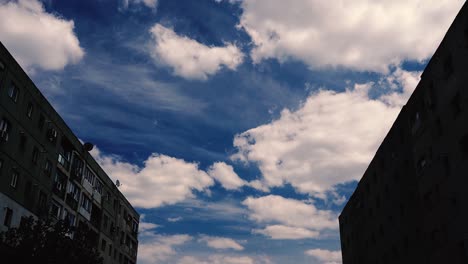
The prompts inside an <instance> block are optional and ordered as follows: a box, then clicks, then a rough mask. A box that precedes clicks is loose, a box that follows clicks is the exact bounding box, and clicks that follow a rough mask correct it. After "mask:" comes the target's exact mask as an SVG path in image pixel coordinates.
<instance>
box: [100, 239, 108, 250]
mask: <svg viewBox="0 0 468 264" xmlns="http://www.w3.org/2000/svg"><path fill="white" fill-rule="evenodd" d="M106 243H107V242H106V240H104V239H102V240H101V251H105V250H106Z"/></svg>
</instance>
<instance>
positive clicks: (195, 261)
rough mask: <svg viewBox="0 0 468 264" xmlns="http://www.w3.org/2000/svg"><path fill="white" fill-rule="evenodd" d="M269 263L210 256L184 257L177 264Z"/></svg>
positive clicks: (238, 257) (249, 259)
mask: <svg viewBox="0 0 468 264" xmlns="http://www.w3.org/2000/svg"><path fill="white" fill-rule="evenodd" d="M254 263H258V264H260V263H265V264H267V263H271V262H269V261H268V260H267V259H254V258H252V257H248V256H227V255H210V256H208V257H204V258H201V257H193V256H185V257H183V258H181V259H180V260H179V262H178V264H254Z"/></svg>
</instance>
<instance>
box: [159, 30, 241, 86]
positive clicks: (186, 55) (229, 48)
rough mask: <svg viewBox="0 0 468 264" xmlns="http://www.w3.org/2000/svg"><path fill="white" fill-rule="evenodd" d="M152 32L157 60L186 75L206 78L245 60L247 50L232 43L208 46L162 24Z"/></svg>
mask: <svg viewBox="0 0 468 264" xmlns="http://www.w3.org/2000/svg"><path fill="white" fill-rule="evenodd" d="M150 32H151V34H152V36H153V40H154V43H151V44H150V45H151V46H150V53H151V56H152V57H153V58H154V60H155V62H156V63H157V64H162V65H167V66H169V67H171V68H172V69H173V71H174V74H175V75H178V76H181V77H183V78H187V79H199V80H205V79H207V78H208V76H209V75H213V74H215V73H216V72H218V71H219V70H221V68H222V67H223V66H224V67H226V68H228V69H230V70H235V69H236V68H237V66H238V65H239V64H241V63H242V61H243V57H244V55H243V53H242V52H241V51H240V50H239V48H237V47H236V46H235V45H234V44H231V43H226V44H225V46H223V47H211V46H206V45H203V44H201V43H199V42H197V41H196V40H193V39H190V38H188V37H185V36H179V35H177V34H176V33H175V32H174V31H173V30H172V29H170V28H167V27H164V26H162V25H160V24H156V25H154V26H153V27H152V28H151V30H150Z"/></svg>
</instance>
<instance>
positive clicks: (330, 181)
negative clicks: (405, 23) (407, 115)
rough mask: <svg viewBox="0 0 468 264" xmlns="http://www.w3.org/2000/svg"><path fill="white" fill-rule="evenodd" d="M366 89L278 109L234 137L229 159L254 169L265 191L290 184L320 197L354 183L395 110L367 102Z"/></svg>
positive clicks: (318, 94) (325, 93)
mask: <svg viewBox="0 0 468 264" xmlns="http://www.w3.org/2000/svg"><path fill="white" fill-rule="evenodd" d="M396 75H401V74H400V73H396ZM403 79H404V78H403ZM371 87H375V84H372V83H368V84H361V85H358V84H356V85H355V86H354V88H352V89H347V90H346V91H345V92H333V91H327V90H320V91H318V92H316V93H314V94H312V95H310V96H309V97H308V98H307V100H306V101H305V102H304V104H303V105H302V106H301V107H300V108H299V109H298V110H296V111H290V110H288V109H284V110H283V111H282V112H281V116H280V118H279V119H277V120H274V121H272V122H271V123H269V124H265V125H261V126H259V127H256V128H253V129H250V130H248V131H245V132H243V133H241V134H239V135H236V137H235V138H234V146H235V147H236V148H237V149H238V152H237V153H235V154H234V155H233V156H232V159H234V160H240V161H244V162H253V163H254V164H256V165H258V167H259V169H260V171H261V173H262V177H263V178H262V179H261V181H262V182H263V184H264V185H266V186H267V187H274V186H282V185H284V184H286V183H290V184H291V185H292V186H293V187H294V188H295V189H296V190H297V191H299V192H301V193H308V194H310V195H315V196H317V197H322V198H323V197H325V194H326V193H327V192H328V191H332V190H333V186H334V185H336V184H338V183H344V182H348V181H351V180H358V179H360V177H361V176H362V173H363V172H364V170H365V168H366V167H367V166H368V164H369V162H370V161H371V159H372V157H373V156H374V154H375V151H376V150H377V147H378V146H379V145H380V143H381V142H382V139H383V137H384V135H385V134H386V133H387V132H388V130H389V128H390V126H391V124H392V122H393V121H394V120H395V118H396V116H397V114H398V112H399V111H400V105H389V104H386V103H384V102H383V99H370V98H369V96H368V91H369V89H370V88H371ZM413 89H414V87H413ZM400 96H406V94H405V95H400ZM386 100H387V99H386Z"/></svg>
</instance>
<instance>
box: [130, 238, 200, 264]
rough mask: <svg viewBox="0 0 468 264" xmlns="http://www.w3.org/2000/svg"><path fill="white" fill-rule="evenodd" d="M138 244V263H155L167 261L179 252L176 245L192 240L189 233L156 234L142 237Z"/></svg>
mask: <svg viewBox="0 0 468 264" xmlns="http://www.w3.org/2000/svg"><path fill="white" fill-rule="evenodd" d="M139 239H140V244H139V245H138V263H142V264H153V263H160V262H163V261H167V260H168V259H169V258H171V257H173V256H174V255H176V254H177V251H176V249H175V248H176V247H177V246H181V245H183V244H185V243H187V242H188V241H190V240H192V237H191V236H189V235H172V236H164V235H155V234H152V235H150V234H146V235H145V236H143V237H140V238H139Z"/></svg>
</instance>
